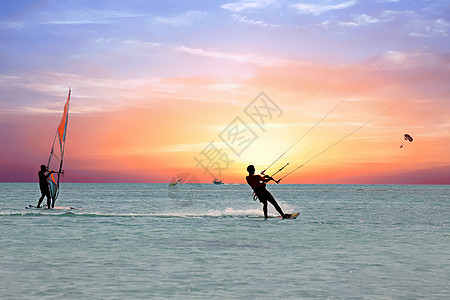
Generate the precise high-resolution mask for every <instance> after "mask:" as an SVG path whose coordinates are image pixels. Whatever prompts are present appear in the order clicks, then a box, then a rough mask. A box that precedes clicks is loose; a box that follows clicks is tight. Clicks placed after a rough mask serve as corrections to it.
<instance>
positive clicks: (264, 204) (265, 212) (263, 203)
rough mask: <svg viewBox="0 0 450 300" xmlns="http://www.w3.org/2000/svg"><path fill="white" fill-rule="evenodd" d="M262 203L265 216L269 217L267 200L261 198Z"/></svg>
mask: <svg viewBox="0 0 450 300" xmlns="http://www.w3.org/2000/svg"><path fill="white" fill-rule="evenodd" d="M261 203H262V205H263V212H264V218H266V219H267V218H268V217H269V216H268V215H267V200H261Z"/></svg>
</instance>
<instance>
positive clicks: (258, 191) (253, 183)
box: [246, 165, 290, 219]
mask: <svg viewBox="0 0 450 300" xmlns="http://www.w3.org/2000/svg"><path fill="white" fill-rule="evenodd" d="M247 172H248V176H247V177H246V179H247V183H248V185H249V186H250V187H251V188H252V189H253V191H254V192H255V195H256V197H258V199H259V202H261V203H262V204H263V212H264V217H265V218H268V217H269V216H268V215H267V201H269V202H270V204H272V205H273V206H274V207H275V209H276V210H277V211H278V213H279V214H280V215H281V216H282V217H283V218H284V219H286V218H289V217H290V214H285V213H283V210H282V209H281V207H280V206H279V205H278V203H277V201H276V200H275V198H274V197H273V196H272V194H271V193H270V192H269V191H268V190H267V189H266V182H269V181H270V180H274V179H273V178H272V177H270V176H268V175H265V176H264V177H262V176H261V175H255V167H254V166H253V165H249V166H248V167H247ZM274 181H275V180H274Z"/></svg>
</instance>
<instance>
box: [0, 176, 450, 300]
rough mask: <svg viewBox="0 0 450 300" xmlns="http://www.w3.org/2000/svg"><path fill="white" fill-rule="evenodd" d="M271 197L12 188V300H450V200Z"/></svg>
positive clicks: (318, 192)
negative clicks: (281, 213) (44, 204)
mask: <svg viewBox="0 0 450 300" xmlns="http://www.w3.org/2000/svg"><path fill="white" fill-rule="evenodd" d="M268 188H269V190H270V191H271V192H272V193H273V194H274V195H275V197H276V198H277V199H278V200H279V203H280V205H281V207H282V208H283V209H284V210H286V211H288V212H295V211H299V212H300V213H301V214H300V216H299V218H298V219H296V220H281V219H278V218H270V219H267V220H265V219H264V218H263V217H262V210H261V205H260V204H259V203H257V202H254V201H252V199H251V192H250V190H249V188H248V186H246V185H221V186H215V185H212V184H211V185H209V184H208V185H206V184H205V185H188V184H185V185H179V186H177V187H175V188H169V187H168V186H167V185H166V184H75V183H63V185H62V189H61V193H60V197H59V199H58V202H57V204H56V205H57V206H73V207H76V208H78V209H77V210H30V209H25V208H24V207H25V206H28V205H29V204H33V205H35V204H36V203H37V198H38V197H39V187H38V185H37V184H34V183H0V191H1V194H2V195H3V197H2V198H1V200H0V228H1V230H0V282H1V284H0V299H80V298H86V299H139V298H141V299H150V298H154V299H161V298H176V299H199V298H200V299H238V298H239V299H256V298H262V299H272V298H287V299H330V298H331V299H417V298H426V299H449V298H450V291H449V285H450V280H449V278H450V276H449V275H450V250H449V249H450V247H449V246H450V244H449V225H448V224H449V221H450V220H449V214H448V213H449V207H450V201H449V200H450V197H449V195H450V193H449V192H450V186H391V185H375V186H371V185H270V186H269V187H268ZM271 214H272V215H273V216H275V212H274V211H273V210H272V211H271Z"/></svg>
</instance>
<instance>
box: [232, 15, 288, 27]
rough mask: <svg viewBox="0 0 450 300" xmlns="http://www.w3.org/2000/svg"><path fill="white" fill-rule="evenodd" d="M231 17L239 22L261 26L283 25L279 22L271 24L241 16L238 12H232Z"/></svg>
mask: <svg viewBox="0 0 450 300" xmlns="http://www.w3.org/2000/svg"><path fill="white" fill-rule="evenodd" d="M231 17H232V18H233V19H235V20H237V21H238V22H241V23H245V24H250V25H256V26H261V27H281V25H278V24H269V23H265V22H264V21H262V20H254V19H249V18H247V17H246V16H240V15H238V14H232V15H231Z"/></svg>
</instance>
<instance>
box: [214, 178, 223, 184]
mask: <svg viewBox="0 0 450 300" xmlns="http://www.w3.org/2000/svg"><path fill="white" fill-rule="evenodd" d="M213 183H214V184H224V183H223V182H222V180H219V179H214V180H213Z"/></svg>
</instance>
